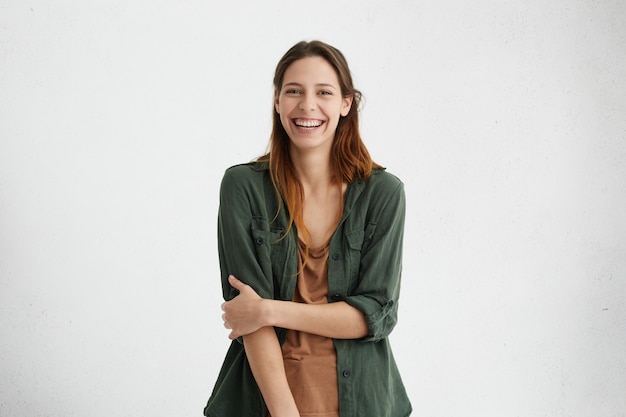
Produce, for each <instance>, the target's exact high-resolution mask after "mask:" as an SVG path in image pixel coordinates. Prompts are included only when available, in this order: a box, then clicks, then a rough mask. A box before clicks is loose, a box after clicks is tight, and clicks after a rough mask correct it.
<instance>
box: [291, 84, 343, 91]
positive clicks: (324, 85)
mask: <svg viewBox="0 0 626 417" xmlns="http://www.w3.org/2000/svg"><path fill="white" fill-rule="evenodd" d="M289 86H291V87H302V84H299V83H286V84H283V88H285V87H289ZM315 86H316V87H330V88H332V89H335V90H336V89H337V87H335V86H334V85H332V84H327V83H317V84H315Z"/></svg>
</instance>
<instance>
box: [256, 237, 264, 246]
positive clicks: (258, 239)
mask: <svg viewBox="0 0 626 417" xmlns="http://www.w3.org/2000/svg"><path fill="white" fill-rule="evenodd" d="M256 244H257V245H262V244H263V238H262V237H257V238H256Z"/></svg>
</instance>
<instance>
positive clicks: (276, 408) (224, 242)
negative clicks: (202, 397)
mask: <svg viewBox="0 0 626 417" xmlns="http://www.w3.org/2000/svg"><path fill="white" fill-rule="evenodd" d="M262 192H263V188H262V187H259V186H258V184H256V183H252V182H251V180H249V179H248V178H247V176H246V174H245V169H242V168H236V169H230V170H228V171H227V173H226V174H225V175H224V178H223V180H222V185H221V188H220V208H219V213H218V249H219V260H220V269H221V277H222V289H223V295H224V299H225V300H229V299H231V298H232V297H233V296H234V295H235V294H236V291H235V289H234V288H233V287H232V286H231V285H230V283H229V281H228V279H227V278H228V276H229V274H237V275H241V277H243V278H245V279H246V280H247V281H246V283H247V284H249V285H250V288H254V289H255V291H256V292H257V293H259V294H261V295H262V296H264V297H267V298H271V297H272V295H273V292H274V288H273V281H272V276H271V273H272V272H271V267H270V266H268V265H267V263H263V262H261V260H260V259H259V257H258V255H257V250H256V249H257V248H256V247H255V245H256V244H255V242H254V239H253V236H252V235H251V231H250V227H251V226H250V221H251V219H252V218H253V213H252V207H251V201H255V200H258V199H260V198H262V196H259V195H257V194H258V193H262ZM235 298H239V297H235ZM240 341H241V342H242V343H243V348H244V349H245V355H246V357H247V359H248V363H249V364H250V371H251V372H252V376H253V377H254V380H255V382H256V384H257V386H258V387H259V390H260V392H261V395H262V396H263V400H264V401H265V404H266V406H267V407H268V409H269V410H270V413H271V414H272V416H273V417H283V416H285V417H295V416H299V413H298V410H297V409H296V406H295V401H294V399H293V395H292V394H291V390H290V389H289V385H288V384H287V378H286V375H285V368H284V364H283V358H282V352H281V349H280V345H279V343H278V338H277V336H276V332H275V330H274V329H273V328H271V327H266V328H262V329H258V331H256V332H254V333H252V332H251V334H249V335H247V336H246V337H244V338H242V339H241V340H240ZM235 343H238V342H235ZM235 401H240V399H235Z"/></svg>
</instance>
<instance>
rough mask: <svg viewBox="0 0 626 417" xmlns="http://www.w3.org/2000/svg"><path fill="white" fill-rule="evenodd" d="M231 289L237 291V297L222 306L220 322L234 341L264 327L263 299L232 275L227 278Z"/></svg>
mask: <svg viewBox="0 0 626 417" xmlns="http://www.w3.org/2000/svg"><path fill="white" fill-rule="evenodd" d="M228 282H229V283H230V285H232V286H233V288H235V289H237V290H239V295H238V296H236V297H235V298H233V299H232V300H230V301H226V302H225V303H223V304H222V310H223V311H224V314H222V320H224V327H225V328H227V329H231V330H232V331H231V332H230V334H229V335H228V337H229V338H230V339H231V340H232V339H236V338H238V337H239V336H245V335H247V334H250V333H254V332H255V331H257V330H259V329H260V328H261V327H263V326H265V323H264V322H263V316H264V315H263V301H264V300H263V299H262V298H261V297H259V295H258V294H257V293H256V292H255V291H254V290H253V289H252V287H250V286H249V285H246V284H244V283H243V282H241V281H239V280H238V279H237V278H235V277H234V276H233V275H230V276H229V277H228Z"/></svg>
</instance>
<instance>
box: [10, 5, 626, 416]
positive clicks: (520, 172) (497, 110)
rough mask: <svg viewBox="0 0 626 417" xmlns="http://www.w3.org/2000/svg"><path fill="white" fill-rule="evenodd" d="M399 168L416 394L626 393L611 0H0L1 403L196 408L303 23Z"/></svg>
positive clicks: (614, 400)
mask: <svg viewBox="0 0 626 417" xmlns="http://www.w3.org/2000/svg"><path fill="white" fill-rule="evenodd" d="M315 38H318V39H321V40H325V41H327V42H330V43H332V44H334V45H335V46H337V47H339V48H340V49H341V50H343V51H344V52H345V54H346V56H347V57H348V60H349V62H350V63H351V65H352V69H353V71H354V73H355V78H356V82H357V86H358V87H359V88H360V89H361V90H362V91H363V92H364V94H365V96H366V99H367V101H366V105H365V108H364V110H363V134H364V137H365V140H366V142H367V144H368V146H369V148H370V150H371V152H372V154H373V155H374V157H375V159H376V160H378V161H379V162H381V163H383V164H384V165H386V166H388V168H389V170H390V171H391V172H393V173H396V174H397V175H399V176H400V177H401V178H402V179H403V180H404V181H405V183H406V191H407V194H408V209H409V213H408V219H407V230H406V253H405V258H406V261H405V265H404V270H405V273H404V287H403V298H402V300H401V318H400V324H399V326H398V327H397V330H396V332H395V333H394V334H393V337H392V339H393V340H392V342H393V344H394V346H395V351H396V356H397V359H398V362H399V363H400V365H401V369H402V372H403V375H404V378H405V381H406V385H407V387H408V390H409V393H410V395H411V397H412V400H413V403H414V407H415V413H414V414H415V415H416V416H430V417H473V416H476V417H478V416H480V417H485V416H489V417H491V416H493V417H502V416H520V417H539V416H564V417H565V416H573V417H623V416H626V411H625V410H626V396H625V395H624V393H625V392H626V355H625V354H624V352H626V281H625V280H626V215H625V214H624V208H623V207H624V204H625V203H626V116H625V115H626V86H625V82H624V80H626V50H625V49H624V45H626V7H625V6H624V3H623V2H619V1H591V0H589V1H582V0H574V1H564V0H561V1H550V2H546V1H540V0H535V1H524V2H512V1H505V2H502V1H486V0H479V1H475V2H464V1H460V0H456V1H441V2H432V1H422V2H416V1H408V0H405V1H398V0H395V1H384V2H383V1H379V2H374V1H344V2H335V1H328V0H325V1H318V2H316V3H306V2H297V1H296V2H282V1H277V0H272V1H265V2H253V1H249V2H239V1H233V2H205V1H156V2H154V1H150V2H149V1H138V0H124V1H122V0H114V1H101V2H97V1H85V0H75V1H69V0H58V1H55V2H47V1H40V0H33V1H15V0H14V1H9V0H0V319H1V321H0V415H1V416H3V417H4V416H11V417H13V416H15V417H21V416H32V415H41V416H52V417H57V416H58V417H61V416H62V417H83V416H94V417H100V416H102V417H105V416H106V417H109V416H116V417H121V416H163V417H165V416H200V415H201V411H202V408H203V406H204V403H205V401H206V399H207V398H208V395H209V393H210V390H211V388H212V385H213V382H214V380H215V377H216V374H217V371H218V368H219V366H220V364H221V361H222V358H223V355H224V353H225V350H226V346H227V344H228V340H227V337H226V335H227V332H226V331H225V330H224V329H223V328H222V324H221V320H220V310H219V304H220V302H221V300H220V292H219V284H218V280H217V275H218V264H217V254H216V244H215V243H216V242H215V240H216V239H215V235H216V233H215V217H216V209H217V193H218V186H219V181H220V179H221V175H222V172H223V171H224V169H225V168H226V167H227V166H229V165H231V164H235V163H238V162H244V161H247V160H249V159H252V158H253V157H255V156H257V155H259V154H260V153H262V152H263V151H264V149H265V146H266V142H267V138H268V135H269V126H270V115H271V94H272V90H271V78H272V75H273V69H274V65H275V64H276V62H277V60H278V59H279V58H280V56H281V55H282V54H283V53H284V51H285V50H286V49H287V48H288V47H289V46H291V45H292V44H293V43H295V42H297V41H299V40H301V39H315Z"/></svg>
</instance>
